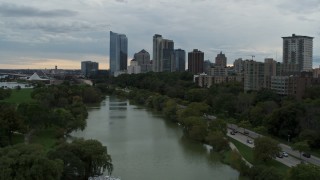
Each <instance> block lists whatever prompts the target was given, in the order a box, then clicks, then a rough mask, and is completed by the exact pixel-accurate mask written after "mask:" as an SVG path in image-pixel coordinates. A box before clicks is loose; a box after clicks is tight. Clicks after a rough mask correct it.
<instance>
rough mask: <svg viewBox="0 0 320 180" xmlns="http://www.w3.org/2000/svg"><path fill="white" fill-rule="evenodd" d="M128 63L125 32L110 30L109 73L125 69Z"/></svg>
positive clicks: (112, 73)
mask: <svg viewBox="0 0 320 180" xmlns="http://www.w3.org/2000/svg"><path fill="white" fill-rule="evenodd" d="M127 64H128V39H127V36H126V35H125V34H118V33H114V32H112V31H110V74H111V75H114V73H115V72H119V71H126V70H127Z"/></svg>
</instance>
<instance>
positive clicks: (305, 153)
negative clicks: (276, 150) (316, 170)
mask: <svg viewBox="0 0 320 180" xmlns="http://www.w3.org/2000/svg"><path fill="white" fill-rule="evenodd" d="M302 156H304V157H306V158H310V157H311V154H309V153H307V152H303V153H302Z"/></svg>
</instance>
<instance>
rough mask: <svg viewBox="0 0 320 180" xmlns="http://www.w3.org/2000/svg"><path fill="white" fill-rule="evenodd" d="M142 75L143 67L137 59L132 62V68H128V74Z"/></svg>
mask: <svg viewBox="0 0 320 180" xmlns="http://www.w3.org/2000/svg"><path fill="white" fill-rule="evenodd" d="M139 73H141V66H140V65H139V63H138V61H137V60H136V59H132V60H131V61H130V66H128V74H139Z"/></svg>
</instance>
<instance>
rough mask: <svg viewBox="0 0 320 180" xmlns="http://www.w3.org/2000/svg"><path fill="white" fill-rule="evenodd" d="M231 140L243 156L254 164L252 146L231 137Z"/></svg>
mask: <svg viewBox="0 0 320 180" xmlns="http://www.w3.org/2000/svg"><path fill="white" fill-rule="evenodd" d="M229 140H230V141H231V142H232V143H233V144H234V145H235V146H236V147H237V148H238V150H239V152H240V153H241V155H242V157H244V158H245V159H246V160H247V161H248V162H250V163H251V164H254V160H253V151H252V148H250V147H249V146H246V145H244V144H242V143H241V142H239V141H237V140H235V139H233V138H229Z"/></svg>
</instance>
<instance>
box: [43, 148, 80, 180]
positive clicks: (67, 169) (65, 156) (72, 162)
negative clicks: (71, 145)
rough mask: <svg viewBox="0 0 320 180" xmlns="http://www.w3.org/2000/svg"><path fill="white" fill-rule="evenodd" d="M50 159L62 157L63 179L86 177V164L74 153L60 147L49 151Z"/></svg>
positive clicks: (72, 179)
mask: <svg viewBox="0 0 320 180" xmlns="http://www.w3.org/2000/svg"><path fill="white" fill-rule="evenodd" d="M48 157H49V158H50V159H61V160H62V161H63V172H62V176H61V179H64V180H74V179H84V177H85V164H84V162H82V161H81V159H80V158H79V157H77V156H76V155H75V154H74V153H72V152H70V151H68V150H66V149H62V148H58V149H56V150H54V151H51V152H49V153H48Z"/></svg>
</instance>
